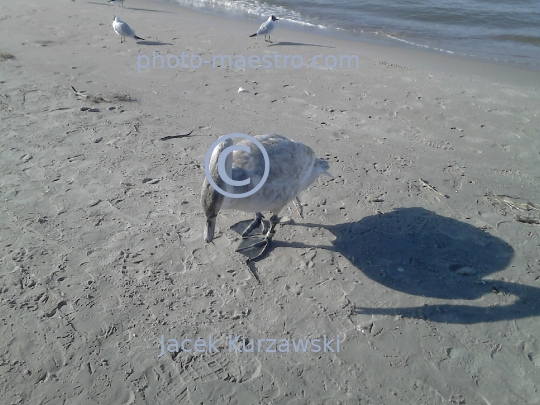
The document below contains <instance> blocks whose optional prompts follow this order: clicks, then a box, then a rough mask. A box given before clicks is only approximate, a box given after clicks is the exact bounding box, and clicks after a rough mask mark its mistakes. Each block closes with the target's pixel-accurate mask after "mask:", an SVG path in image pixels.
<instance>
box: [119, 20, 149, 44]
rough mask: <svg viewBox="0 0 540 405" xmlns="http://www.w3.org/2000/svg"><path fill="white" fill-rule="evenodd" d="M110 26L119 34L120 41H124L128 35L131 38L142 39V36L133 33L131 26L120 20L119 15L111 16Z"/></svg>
mask: <svg viewBox="0 0 540 405" xmlns="http://www.w3.org/2000/svg"><path fill="white" fill-rule="evenodd" d="M112 27H113V30H114V32H116V33H117V34H118V35H120V43H122V42H124V41H125V37H130V38H133V39H137V40H142V41H144V39H143V38H140V37H138V36H137V35H135V31H133V30H132V29H131V27H130V26H129V25H127V23H125V22H124V21H122V20H121V19H120V17H117V16H113V23H112Z"/></svg>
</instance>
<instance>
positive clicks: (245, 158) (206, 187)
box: [201, 134, 333, 258]
mask: <svg viewBox="0 0 540 405" xmlns="http://www.w3.org/2000/svg"><path fill="white" fill-rule="evenodd" d="M255 139H257V140H258V141H259V142H260V143H261V144H262V145H263V147H264V149H265V150H266V152H267V154H268V158H269V163H270V170H269V174H268V178H267V179H266V182H265V183H264V185H263V186H262V187H261V188H260V189H259V190H258V191H257V192H256V193H254V194H252V195H250V196H247V197H243V198H231V197H226V196H224V195H223V194H221V193H220V192H218V191H217V190H215V189H214V188H213V187H212V185H211V184H210V183H209V181H208V179H207V178H206V177H205V179H204V182H203V185H202V191H201V204H202V208H203V211H204V214H205V215H206V226H205V229H204V240H205V242H206V243H209V242H211V241H212V239H213V238H214V229H215V226H216V219H217V216H218V213H219V211H220V210H222V209H234V210H239V211H243V212H254V213H255V220H254V221H253V222H252V223H251V224H250V225H249V226H248V227H247V228H246V229H245V231H244V232H243V233H242V238H247V237H248V236H249V234H250V233H251V232H252V231H253V230H254V229H257V228H258V227H259V226H260V225H261V222H262V234H263V235H264V238H263V239H262V240H261V241H259V242H257V243H255V244H253V245H250V246H247V247H245V248H241V249H238V250H237V251H240V250H244V249H249V248H259V247H260V248H262V249H261V250H260V253H259V254H257V255H256V256H255V258H256V257H259V256H261V255H262V254H263V253H264V251H265V250H266V247H267V246H268V243H269V242H270V241H271V240H272V237H273V236H274V234H275V227H276V225H277V224H278V223H279V218H278V215H279V213H280V211H281V210H282V209H283V207H285V205H287V204H288V203H289V202H291V201H293V202H294V205H295V206H296V209H297V210H298V213H299V214H300V216H301V217H303V216H302V205H301V203H300V200H299V199H298V194H299V193H300V192H302V191H304V190H306V189H307V188H308V187H309V186H310V185H311V184H312V183H313V182H314V181H315V180H316V179H317V178H318V177H319V176H320V175H321V174H326V175H327V176H329V177H333V176H332V175H331V174H330V173H328V171H327V170H328V169H329V167H330V166H329V164H328V162H327V161H326V160H322V159H318V158H317V157H316V156H315V153H314V152H313V150H312V149H311V148H309V147H308V146H306V145H304V144H303V143H300V142H295V141H293V140H291V139H288V138H286V137H284V136H281V135H275V134H267V135H257V136H255ZM232 144H233V142H232V139H230V138H228V139H226V140H225V141H222V142H221V143H220V144H219V145H218V146H217V147H216V148H215V149H214V151H213V152H212V156H211V158H210V165H209V169H210V174H211V176H212V179H213V180H214V182H215V183H216V185H217V186H218V187H220V188H221V189H223V190H224V191H227V192H228V193H232V194H239V193H246V192H248V191H249V190H252V189H253V188H254V187H256V186H257V184H258V183H259V182H260V180H261V178H262V177H263V174H264V170H265V167H264V166H265V162H264V157H263V154H262V152H261V151H260V150H259V148H258V147H257V146H256V145H255V144H254V143H253V142H252V141H250V140H243V141H241V142H240V143H239V144H238V145H246V146H248V147H249V149H250V152H246V151H243V150H234V151H233V152H232V153H229V154H228V155H227V157H226V159H225V171H226V173H227V175H228V176H229V178H230V179H232V180H235V181H241V180H245V179H248V178H250V179H251V181H250V183H249V184H247V185H245V186H233V185H230V184H227V183H225V181H224V180H223V179H221V176H220V175H219V171H218V159H219V155H220V154H221V152H222V151H223V150H225V149H226V148H228V147H230V146H232ZM261 211H270V212H271V213H272V217H271V218H270V228H268V225H267V224H265V222H264V221H263V218H264V217H263V215H262V214H261Z"/></svg>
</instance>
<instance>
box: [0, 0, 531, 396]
mask: <svg viewBox="0 0 540 405" xmlns="http://www.w3.org/2000/svg"><path fill="white" fill-rule="evenodd" d="M0 4H1V7H0V10H1V11H0V29H1V31H2V34H3V35H2V41H1V44H0V118H1V119H0V134H1V135H0V195H1V203H0V224H1V226H0V243H1V245H0V246H1V262H0V319H1V322H0V334H1V338H0V388H1V395H2V400H0V402H2V403H5V404H17V405H23V404H42V405H45V404H65V405H71V404H73V405H75V404H77V405H82V404H85V405H86V404H120V405H129V404H164V405H165V404H242V405H243V404H290V405H293V404H430V405H432V404H467V405H469V404H485V405H495V404H524V405H525V404H528V405H533V404H540V392H539V390H540V255H539V251H540V88H539V86H540V72H537V71H532V70H531V71H529V70H524V69H521V68H518V67H514V66H511V65H498V64H494V63H488V62H482V61H476V60H472V59H463V58H458V57H452V56H448V55H443V54H440V53H435V52H432V53H427V52H420V51H414V50H409V49H405V48H388V47H380V46H377V45H374V44H367V43H361V42H352V41H346V40H344V39H340V38H336V37H331V36H324V35H315V34H313V33H311V32H305V31H301V30H289V29H286V27H283V26H282V27H280V26H279V22H277V23H276V29H275V31H274V32H273V33H272V35H271V39H272V41H273V42H272V43H269V42H265V41H264V38H262V37H256V38H249V35H251V34H253V33H254V32H255V31H256V30H257V29H258V27H259V25H260V23H262V22H263V21H264V19H263V20H262V21H260V22H257V23H255V24H253V23H251V22H250V21H243V20H235V19H231V18H225V17H223V18H220V17H218V16H215V15H212V14H208V13H202V12H197V11H194V10H190V9H184V8H180V7H177V6H174V5H172V4H169V3H161V2H152V1H143V0H125V7H123V8H122V7H119V6H116V5H109V3H107V2H106V1H104V0H103V1H101V0H95V1H80V0H76V1H68V0H49V1H47V2H38V1H32V0H30V1H24V2H9V1H6V0H3V1H0ZM113 15H118V16H120V17H121V18H122V19H123V20H124V21H126V22H127V23H128V24H129V25H130V26H131V27H132V28H133V29H134V30H135V32H136V34H137V35H138V36H139V37H141V38H144V40H140V41H136V40H134V39H131V38H127V39H126V42H125V43H120V37H119V36H118V35H117V34H116V33H115V32H114V31H113V29H112V26H111V23H112V20H113ZM278 17H279V16H278ZM229 61H232V63H229ZM240 88H241V89H243V91H240V92H239V90H240ZM230 133H244V134H248V135H252V136H254V135H258V134H267V133H276V134H281V135H284V136H287V137H289V138H292V139H294V140H296V141H300V142H303V143H305V144H306V145H308V146H309V147H311V148H312V149H313V150H314V151H315V153H316V155H317V156H318V157H320V158H323V159H326V160H328V162H329V164H330V172H331V173H332V174H333V175H334V178H333V179H330V178H328V177H324V176H323V177H321V178H319V179H318V180H317V181H316V182H315V183H314V184H313V185H312V187H310V188H309V190H307V191H306V192H304V193H303V194H301V195H300V199H301V201H302V203H303V211H304V218H301V217H299V215H298V213H297V212H296V209H295V207H294V205H293V204H289V205H288V206H287V207H286V208H285V209H284V210H283V211H282V212H281V218H282V220H281V224H280V225H279V226H278V228H277V232H276V235H275V237H274V240H273V241H272V242H271V246H270V249H269V251H268V253H267V254H266V255H265V256H264V257H262V258H260V259H259V260H257V261H256V262H250V263H247V264H246V257H245V256H243V255H242V254H240V253H237V252H236V251H235V250H236V248H237V247H238V245H239V243H240V242H241V238H240V236H239V235H238V233H236V232H235V231H234V230H233V229H231V226H233V225H235V224H237V223H238V222H240V221H246V220H250V219H251V218H252V215H251V214H246V213H242V212H237V211H223V212H221V213H220V214H219V219H218V222H217V228H216V234H215V238H214V240H213V241H212V243H208V244H206V243H205V242H204V240H203V237H202V234H203V228H204V223H205V216H204V214H203V212H202V208H201V203H200V193H201V185H202V182H203V179H204V158H205V155H206V153H207V150H208V148H209V147H210V145H211V144H212V143H213V142H214V141H215V140H216V139H217V138H218V137H219V136H222V135H225V134H230ZM267 218H268V217H267ZM255 275H257V277H258V278H259V280H260V282H259V281H258V280H257V279H256V277H255ZM300 341H301V343H300ZM243 342H245V346H244V345H243ZM317 346H319V348H318V349H317ZM251 350H252V351H251Z"/></svg>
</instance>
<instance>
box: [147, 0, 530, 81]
mask: <svg viewBox="0 0 540 405" xmlns="http://www.w3.org/2000/svg"><path fill="white" fill-rule="evenodd" d="M151 1H153V2H157V3H161V4H163V3H164V2H163V1H162V0H151ZM167 4H171V5H172V6H174V7H180V8H182V9H185V10H190V11H195V12H200V13H204V14H207V15H212V16H214V17H217V18H224V19H227V20H235V21H242V22H250V23H254V24H257V23H261V22H262V20H263V18H262V17H258V16H256V15H254V14H249V13H247V12H240V11H232V10H227V9H221V8H218V9H216V8H212V7H209V6H202V7H198V6H188V5H183V4H179V3H167ZM278 18H279V16H278ZM281 25H282V26H284V29H285V30H288V31H292V32H303V33H307V34H313V35H316V36H323V37H329V38H335V39H338V40H344V41H350V42H353V43H356V42H358V43H360V44H365V45H373V46H375V47H382V48H390V49H401V50H403V51H405V52H406V51H412V52H420V53H425V54H427V55H429V54H433V55H440V56H448V57H455V58H458V59H464V60H470V61H471V62H473V63H474V62H479V63H487V64H495V65H502V66H507V67H510V68H511V67H515V68H518V69H521V70H523V71H531V72H536V73H538V74H540V64H536V65H535V64H533V65H531V64H526V63H520V62H517V61H512V60H498V59H495V58H490V57H487V56H477V55H470V54H466V53H461V52H459V51H451V50H447V49H437V48H434V47H432V46H428V45H423V44H415V43H412V42H408V41H407V40H404V39H400V38H393V37H392V36H391V35H390V34H385V33H382V34H381V33H371V32H363V31H362V32H356V33H353V32H350V31H347V30H344V29H337V28H331V27H320V26H316V25H310V24H303V23H298V22H292V21H283V22H282V23H281ZM278 28H279V27H278Z"/></svg>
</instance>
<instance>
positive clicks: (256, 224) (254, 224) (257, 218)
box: [242, 212, 264, 238]
mask: <svg viewBox="0 0 540 405" xmlns="http://www.w3.org/2000/svg"><path fill="white" fill-rule="evenodd" d="M263 218H264V217H263V214H261V213H260V212H256V213H255V219H254V220H253V222H252V223H251V224H249V226H248V227H247V228H246V230H245V231H244V232H242V238H247V236H248V235H249V234H250V233H251V231H253V230H254V229H257V228H258V227H259V225H260V224H261V221H262V219H263ZM262 222H263V231H264V221H262Z"/></svg>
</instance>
